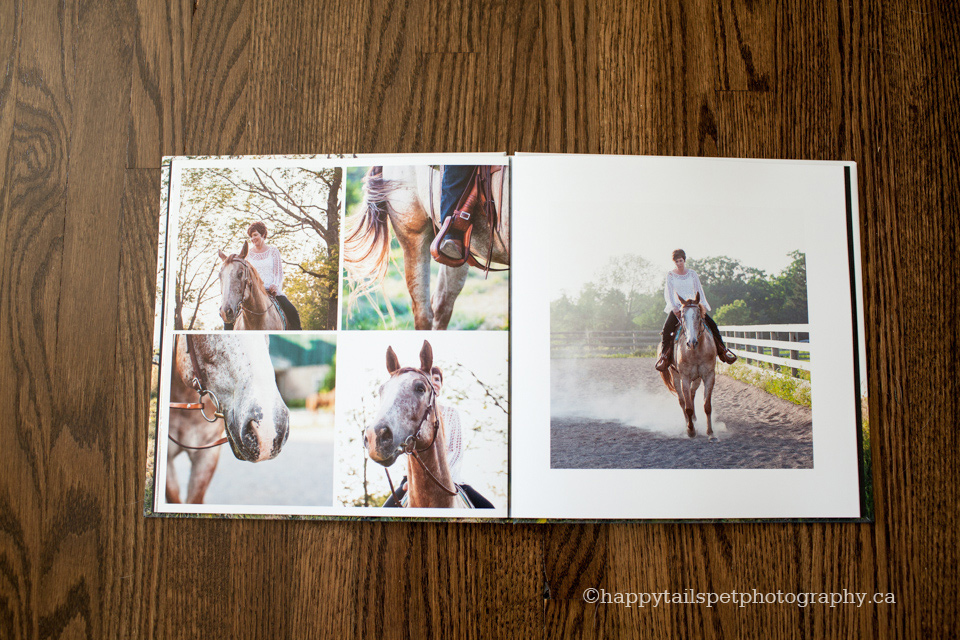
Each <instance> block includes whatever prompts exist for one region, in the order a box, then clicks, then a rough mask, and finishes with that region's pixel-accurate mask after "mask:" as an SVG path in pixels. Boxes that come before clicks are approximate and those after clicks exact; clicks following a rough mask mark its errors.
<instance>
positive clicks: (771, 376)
mask: <svg viewBox="0 0 960 640" xmlns="http://www.w3.org/2000/svg"><path fill="white" fill-rule="evenodd" d="M718 372H719V373H722V374H724V375H727V376H730V377H731V378H733V379H735V380H740V381H741V382H745V383H747V384H749V385H753V386H754V387H758V388H760V389H763V390H764V391H766V392H767V393H770V394H772V395H775V396H777V397H778V398H782V399H784V400H786V401H788V402H792V403H793V404H797V405H801V406H804V407H809V406H811V398H810V384H809V380H802V379H798V378H792V377H790V376H785V375H778V374H777V373H774V372H767V371H761V370H758V369H756V368H753V367H749V366H747V365H745V364H743V363H742V362H737V363H734V364H732V365H729V366H724V365H720V368H719V369H718Z"/></svg>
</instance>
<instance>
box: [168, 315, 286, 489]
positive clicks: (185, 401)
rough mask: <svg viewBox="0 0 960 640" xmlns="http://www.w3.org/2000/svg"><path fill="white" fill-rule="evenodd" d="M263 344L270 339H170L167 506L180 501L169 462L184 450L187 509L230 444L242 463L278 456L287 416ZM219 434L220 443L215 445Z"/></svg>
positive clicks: (221, 336)
mask: <svg viewBox="0 0 960 640" xmlns="http://www.w3.org/2000/svg"><path fill="white" fill-rule="evenodd" d="M268 340H269V337H268V336H258V335H250V334H248V335H239V334H230V335H224V334H209V335H203V334H191V335H185V336H177V337H176V339H175V341H174V343H175V346H174V365H173V375H172V376H171V385H170V404H171V411H170V420H169V432H168V437H169V439H170V443H169V444H170V446H169V448H168V449H167V484H166V496H167V502H168V503H179V502H180V485H179V484H178V482H177V474H176V471H175V469H174V466H173V460H174V458H176V457H177V456H178V455H180V454H181V453H183V452H184V451H186V453H187V455H188V456H189V458H190V479H189V482H188V484H187V496H186V501H187V502H188V503H193V504H200V503H202V502H203V496H204V494H205V493H206V491H207V487H208V486H209V485H210V480H211V479H212V478H213V472H214V471H215V470H216V468H217V461H218V460H219V459H220V447H219V446H218V445H220V444H225V443H229V445H230V449H231V450H232V451H233V455H235V456H236V457H237V458H238V459H239V460H243V461H246V462H262V461H264V460H270V459H272V458H275V457H276V456H277V454H278V453H280V449H281V448H282V447H283V445H284V443H285V442H286V441H287V436H288V435H289V433H290V413H289V411H288V410H287V406H286V404H284V402H283V398H281V397H280V391H279V390H278V389H277V382H276V379H275V377H274V371H273V363H272V362H271V361H270V353H269V351H268V348H267V341H268ZM198 395H199V396H200V398H199V399H198V398H197V396H198ZM205 398H206V400H205ZM189 409H194V410H192V411H191V410H189ZM224 429H225V430H226V432H227V434H226V437H225V438H221V439H220V440H217V438H218V436H219V435H220V434H221V433H222V432H223V431H224Z"/></svg>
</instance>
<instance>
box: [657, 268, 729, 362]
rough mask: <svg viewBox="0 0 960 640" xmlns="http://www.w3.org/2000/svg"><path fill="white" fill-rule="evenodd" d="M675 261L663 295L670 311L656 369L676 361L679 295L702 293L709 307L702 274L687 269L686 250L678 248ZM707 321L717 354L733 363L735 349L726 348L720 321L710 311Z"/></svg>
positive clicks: (702, 301)
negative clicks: (675, 334)
mask: <svg viewBox="0 0 960 640" xmlns="http://www.w3.org/2000/svg"><path fill="white" fill-rule="evenodd" d="M673 263H674V264H675V265H677V268H676V269H673V270H672V271H668V272H667V282H666V284H665V285H664V288H663V297H664V299H665V300H666V301H667V306H666V307H664V309H663V311H664V312H665V313H666V314H667V321H666V322H664V323H663V331H662V333H661V335H662V336H663V348H662V350H661V354H660V359H659V360H657V364H656V367H657V371H666V370H667V369H668V368H669V367H670V365H671V364H672V363H673V334H674V332H675V331H676V330H677V327H678V326H679V325H680V300H679V298H678V297H677V296H678V295H679V296H682V297H683V299H684V300H692V299H693V298H695V297H696V295H697V294H698V293H699V294H700V304H702V305H703V306H704V308H705V309H706V310H707V311H710V305H709V303H707V296H706V294H704V293H703V286H702V285H701V284H700V276H698V275H697V272H696V271H694V270H693V269H687V254H686V252H684V250H683V249H677V250H676V251H674V252H673ZM703 321H704V324H706V325H707V327H709V329H710V332H711V333H713V341H714V342H715V343H716V344H717V357H719V358H720V360H721V361H723V362H726V363H727V364H733V363H734V362H736V361H737V356H736V354H735V353H733V352H732V351H730V350H729V349H727V347H726V346H724V344H723V337H722V336H721V335H720V329H718V328H717V323H716V322H714V321H713V318H711V317H710V316H709V315H704V317H703Z"/></svg>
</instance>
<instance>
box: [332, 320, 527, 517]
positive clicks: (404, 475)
mask: <svg viewBox="0 0 960 640" xmlns="http://www.w3.org/2000/svg"><path fill="white" fill-rule="evenodd" d="M357 335H358V334H350V335H344V336H341V339H340V345H339V347H340V356H341V368H342V369H343V370H344V372H346V371H347V367H348V366H349V371H351V372H352V375H350V376H349V377H348V376H347V375H344V377H343V380H344V381H345V382H344V388H342V389H340V393H339V398H338V402H339V403H340V405H339V406H340V408H341V410H342V413H341V414H340V415H338V428H337V434H338V458H339V459H340V467H339V468H340V472H339V474H338V476H339V477H338V478H337V482H338V486H339V489H338V495H339V496H340V498H341V501H342V502H343V504H344V505H345V506H358V507H362V506H369V507H381V506H382V507H388V508H389V507H410V508H460V509H464V508H466V509H484V508H487V509H489V508H497V507H501V508H502V507H503V506H504V498H505V489H506V483H505V480H506V478H505V467H506V460H507V450H506V442H507V440H506V436H507V433H506V419H507V413H506V412H507V410H508V406H509V405H508V400H507V386H506V383H507V377H506V372H507V369H506V351H505V350H504V349H503V347H505V344H506V334H505V333H503V332H478V333H475V334H474V333H471V334H469V336H470V339H466V340H465V339H464V334H449V335H450V336H451V337H456V340H451V339H449V338H447V335H448V334H443V333H437V332H433V333H431V334H430V337H429V338H428V339H424V338H423V337H422V334H416V333H412V332H399V333H392V334H386V333H379V332H378V333H374V334H369V333H367V334H359V335H360V336H362V337H363V338H366V339H365V340H357V339H354V337H355V336H357ZM371 337H375V339H373V340H371V339H370V338H371ZM348 361H349V362H350V363H351V364H350V365H347V364H346V363H347V362H348ZM346 380H350V382H349V383H348V382H346Z"/></svg>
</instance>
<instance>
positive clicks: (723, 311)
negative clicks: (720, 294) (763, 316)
mask: <svg viewBox="0 0 960 640" xmlns="http://www.w3.org/2000/svg"><path fill="white" fill-rule="evenodd" d="M713 320H714V322H716V323H717V324H729V325H744V324H749V323H750V309H748V308H747V303H745V302H744V301H743V300H734V301H733V302H731V303H730V304H725V305H723V306H722V307H720V308H719V309H717V311H716V313H714V314H713Z"/></svg>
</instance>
